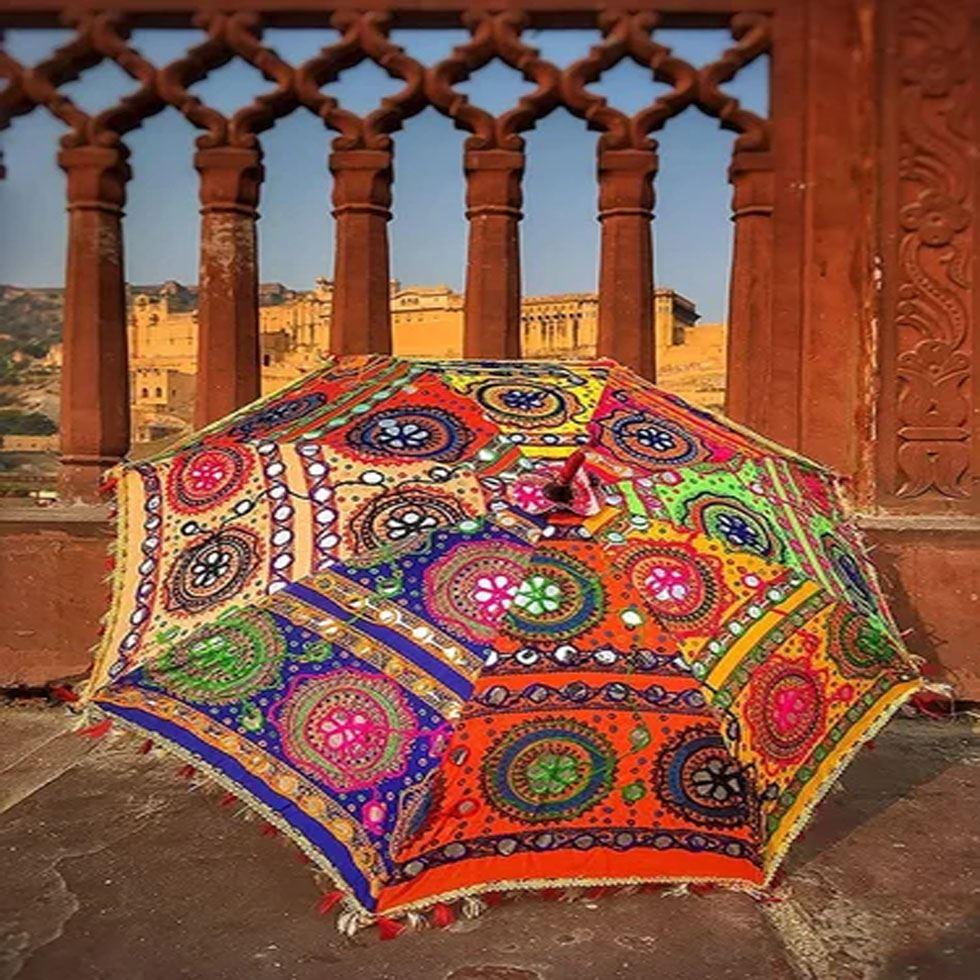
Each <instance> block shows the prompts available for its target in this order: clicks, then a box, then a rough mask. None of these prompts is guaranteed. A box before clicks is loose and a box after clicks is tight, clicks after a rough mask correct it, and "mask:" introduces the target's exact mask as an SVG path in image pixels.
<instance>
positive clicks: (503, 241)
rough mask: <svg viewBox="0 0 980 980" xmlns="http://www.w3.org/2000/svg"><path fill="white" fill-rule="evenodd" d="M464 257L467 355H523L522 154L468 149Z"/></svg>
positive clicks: (464, 352)
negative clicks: (520, 238) (466, 228)
mask: <svg viewBox="0 0 980 980" xmlns="http://www.w3.org/2000/svg"><path fill="white" fill-rule="evenodd" d="M464 169H465V172H466V217H467V219H468V221H469V223H470V230H469V248H468V251H467V259H466V310H465V325H464V332H463V356H464V357H474V358H489V359H495V358H517V357H520V356H521V252H520V241H519V239H518V234H517V223H518V222H519V221H520V220H521V217H522V215H521V204H522V193H521V178H522V176H523V175H524V154H523V153H522V152H519V151H516V150H467V151H466V156H465V160H464Z"/></svg>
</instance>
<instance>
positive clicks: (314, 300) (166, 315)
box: [129, 279, 698, 443]
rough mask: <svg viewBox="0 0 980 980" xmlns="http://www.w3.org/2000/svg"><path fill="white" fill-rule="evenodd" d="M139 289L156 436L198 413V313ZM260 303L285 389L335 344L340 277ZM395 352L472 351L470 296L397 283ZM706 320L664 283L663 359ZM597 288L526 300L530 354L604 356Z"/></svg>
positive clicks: (266, 348) (266, 353)
mask: <svg viewBox="0 0 980 980" xmlns="http://www.w3.org/2000/svg"><path fill="white" fill-rule="evenodd" d="M168 285H172V286H173V287H174V288H168V289H163V290H160V291H158V292H155V293H153V294H149V293H139V292H136V294H135V295H134V296H133V299H132V304H131V308H130V315H129V351H130V371H131V377H130V382H131V394H132V404H133V423H134V425H133V430H134V431H133V435H134V441H135V442H139V443H145V442H152V441H154V440H156V439H160V438H163V437H166V436H169V435H171V434H172V433H174V432H175V431H179V430H180V429H183V428H185V427H186V426H187V424H188V422H189V420H190V418H191V416H192V414H193V398H194V386H195V372H196V360H197V329H198V326H197V311H196V310H195V309H192V308H188V303H187V302H186V299H184V300H181V298H180V296H179V290H180V289H181V287H178V286H176V284H168ZM261 299H262V300H263V301H264V302H263V305H261V306H260V308H259V325H260V345H261V358H262V392H263V394H266V393H268V392H272V391H275V390H276V389H277V388H280V387H282V386H283V385H284V384H287V383H288V382H290V381H292V380H293V379H295V378H296V377H298V376H299V375H301V374H303V373H305V372H307V371H312V370H314V369H316V368H317V367H318V366H319V365H320V364H321V363H322V361H323V354H324V352H325V351H327V350H329V349H330V319H331V314H332V310H333V284H332V283H331V282H329V281H328V280H326V279H318V280H317V281H316V285H315V287H314V288H313V289H312V290H310V291H308V292H298V291H292V290H288V289H285V288H282V287H263V289H262V295H261ZM391 319H392V341H393V347H394V352H395V353H396V354H398V355H401V356H404V357H438V358H443V357H445V358H451V357H460V356H462V350H463V296H462V294H461V293H457V292H454V291H453V290H452V289H450V288H449V287H448V286H406V287H402V285H401V284H400V283H399V282H397V281H396V282H392V284H391ZM697 321H698V312H697V310H696V308H695V306H694V304H693V303H692V302H691V300H689V299H687V298H686V297H684V296H681V295H680V294H679V293H677V292H675V291H674V290H672V289H657V290H656V295H655V298H654V332H655V335H656V343H657V352H658V355H660V356H661V357H662V356H663V355H664V354H665V353H666V351H667V350H668V349H669V348H671V347H677V346H679V345H683V344H684V343H685V341H686V336H687V331H688V330H689V329H690V328H692V327H694V325H695V324H696V323H697ZM597 326H598V297H597V296H596V294H595V293H564V294H560V295H555V296H529V297H527V298H525V299H524V300H523V302H522V304H521V343H522V351H523V353H524V356H526V357H536V358H562V357H590V356H593V355H594V354H595V349H596V335H597Z"/></svg>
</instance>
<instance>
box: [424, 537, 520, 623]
mask: <svg viewBox="0 0 980 980" xmlns="http://www.w3.org/2000/svg"><path fill="white" fill-rule="evenodd" d="M530 557H531V549H530V548H527V547H525V546H523V545H520V544H517V543H515V542H512V541H509V540H501V541H486V540H482V541H472V542H468V541H464V542H462V543H460V544H458V545H456V547H455V548H453V549H452V550H451V551H449V552H448V553H447V554H446V555H444V556H443V557H442V558H440V559H439V560H438V561H436V562H434V563H433V564H432V565H431V566H430V567H429V568H428V569H427V571H426V573H425V604H426V608H427V610H428V612H429V613H430V615H432V616H433V618H435V619H436V620H437V621H438V622H440V623H442V624H444V625H445V626H447V627H448V628H450V629H453V630H457V631H459V632H460V633H461V634H462V635H463V636H466V637H468V638H469V639H472V640H485V639H487V638H489V637H490V636H492V634H493V632H494V629H495V628H496V626H497V624H498V623H499V622H500V620H501V618H502V617H503V616H504V614H505V613H506V612H507V610H508V609H509V608H510V607H511V605H512V604H513V602H514V601H515V598H516V596H517V591H518V589H519V588H520V586H521V584H522V582H523V581H524V572H525V569H526V567H527V563H528V561H529V560H530Z"/></svg>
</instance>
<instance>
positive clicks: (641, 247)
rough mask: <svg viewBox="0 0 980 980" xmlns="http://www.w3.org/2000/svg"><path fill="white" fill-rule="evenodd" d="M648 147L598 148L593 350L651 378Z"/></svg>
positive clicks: (651, 161) (652, 167)
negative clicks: (596, 325) (598, 234)
mask: <svg viewBox="0 0 980 980" xmlns="http://www.w3.org/2000/svg"><path fill="white" fill-rule="evenodd" d="M656 172H657V154H656V153H655V152H654V151H653V150H601V151H600V152H599V221H600V222H601V224H602V236H601V248H600V256H599V335H598V342H597V352H598V354H599V356H600V357H612V358H614V359H615V360H617V361H619V362H620V363H621V364H624V365H625V366H626V367H629V368H632V369H633V370H634V371H636V372H637V373H638V374H641V375H642V376H643V377H645V378H650V379H654V378H655V377H656V343H655V339H654V335H653V324H654V319H653V241H652V236H651V228H650V223H651V221H652V220H653V202H654V192H653V179H654V176H655V175H656Z"/></svg>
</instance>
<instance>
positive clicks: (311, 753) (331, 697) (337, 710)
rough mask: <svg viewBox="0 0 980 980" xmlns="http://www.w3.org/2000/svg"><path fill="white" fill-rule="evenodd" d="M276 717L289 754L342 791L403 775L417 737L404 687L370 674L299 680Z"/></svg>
mask: <svg viewBox="0 0 980 980" xmlns="http://www.w3.org/2000/svg"><path fill="white" fill-rule="evenodd" d="M272 716H273V720H274V724H275V726H276V730H277V731H278V732H279V737H280V738H281V739H282V745H283V751H284V752H285V753H286V756H287V757H288V758H289V759H290V760H292V762H293V763H295V765H296V766H297V768H299V769H301V770H302V771H303V772H305V773H307V774H308V775H310V776H313V777H314V778H315V779H317V780H319V781H320V782H322V783H324V784H325V785H326V786H329V787H330V788H331V789H333V790H336V791H337V792H345V793H346V792H350V791H351V790H355V789H360V788H364V787H370V786H371V785H373V784H374V783H375V782H377V781H378V780H380V779H383V778H385V777H387V776H393V775H397V774H398V773H400V772H402V770H403V769H404V768H405V764H406V761H407V758H408V751H409V748H410V747H411V743H412V740H413V738H414V737H415V734H416V731H415V723H414V719H413V717H412V713H411V711H410V710H409V708H408V705H407V704H406V703H405V699H404V697H403V695H402V693H401V691H400V689H399V688H398V686H397V685H396V684H394V683H392V682H391V681H389V680H387V679H386V678H384V677H381V676H379V675H376V674H369V673H367V672H364V671H355V670H337V671H333V672H331V673H328V674H324V675H319V676H300V677H297V678H296V679H295V680H293V681H292V683H291V684H290V686H289V689H288V691H287V692H286V696H285V697H284V698H283V699H282V700H281V701H280V702H279V703H278V704H277V705H276V706H275V707H274V709H273V713H272Z"/></svg>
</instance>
